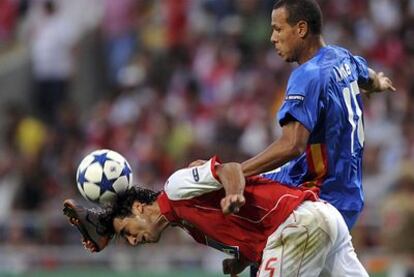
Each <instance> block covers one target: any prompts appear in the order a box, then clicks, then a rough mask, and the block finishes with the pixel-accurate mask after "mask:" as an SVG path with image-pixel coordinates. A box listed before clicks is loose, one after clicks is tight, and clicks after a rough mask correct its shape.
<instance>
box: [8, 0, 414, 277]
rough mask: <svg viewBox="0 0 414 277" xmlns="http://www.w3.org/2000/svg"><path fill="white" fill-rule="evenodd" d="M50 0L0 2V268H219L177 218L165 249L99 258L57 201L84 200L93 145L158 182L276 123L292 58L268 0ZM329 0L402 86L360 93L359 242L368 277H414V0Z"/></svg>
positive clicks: (113, 271) (342, 30)
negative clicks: (48, 2)
mask: <svg viewBox="0 0 414 277" xmlns="http://www.w3.org/2000/svg"><path fill="white" fill-rule="evenodd" d="M44 2H45V1H41V0H39V1H37V0H1V1H0V113H1V116H0V130H1V132H0V142H1V143H0V156H1V159H0V276H69V275H70V276H73V274H75V273H76V276H89V274H90V275H93V276H113V277H116V276H220V274H219V272H220V270H221V260H222V258H223V257H224V256H223V255H222V254H221V253H219V252H216V251H214V250H209V249H207V248H205V247H202V246H197V245H195V244H194V243H193V242H192V241H191V240H190V239H189V238H188V237H187V235H186V234H185V233H184V232H181V231H177V230H173V229H172V230H168V231H167V232H166V234H165V237H163V239H162V241H161V243H160V244H159V245H154V246H145V247H138V248H135V249H132V248H128V247H126V246H125V244H124V243H123V242H121V241H119V242H116V243H115V244H114V245H111V246H110V248H109V249H108V250H106V251H103V252H102V253H100V254H89V253H87V252H86V251H85V250H84V249H83V248H82V247H81V245H80V242H79V236H78V234H77V232H76V231H75V229H74V228H71V227H70V226H69V225H68V224H67V222H66V220H65V218H64V217H63V216H62V213H61V206H62V200H63V199H64V198H68V197H73V198H77V199H79V200H81V199H80V195H79V193H78V192H77V189H76V186H75V171H76V166H77V164H78V163H79V161H80V160H81V158H82V157H83V155H85V154H86V153H87V152H89V151H91V150H93V149H97V148H110V149H113V150H116V151H118V152H120V153H122V154H123V155H124V156H125V157H126V158H127V159H128V160H129V162H130V163H131V165H132V167H133V171H134V174H135V181H136V183H137V184H143V185H144V184H145V185H146V186H147V187H149V188H152V189H155V190H158V189H161V188H162V185H163V181H164V180H165V178H166V177H167V176H168V175H169V174H170V173H171V172H172V171H173V170H174V169H176V168H179V167H182V166H185V165H186V164H188V163H189V162H190V161H192V160H194V159H199V158H204V159H205V158H209V157H210V156H211V155H213V154H219V155H220V156H221V158H222V160H224V161H230V160H232V161H233V160H236V161H242V160H244V159H246V158H248V157H251V156H252V155H254V154H256V153H258V152H259V151H260V150H262V149H263V148H264V147H265V146H266V145H267V144H269V143H270V142H271V141H272V140H273V139H274V138H276V137H277V136H278V135H280V129H278V127H277V126H275V125H276V124H275V113H276V111H277V108H278V106H279V105H280V103H281V99H282V98H283V91H284V88H285V86H286V81H287V77H288V76H289V73H290V72H291V70H292V66H291V65H288V64H285V63H284V62H283V61H282V60H281V59H279V58H278V57H277V55H276V53H275V51H274V49H273V48H272V45H271V44H270V42H269V36H270V26H269V22H270V12H271V7H272V5H273V1H271V0H234V1H231V0H154V1H149V0H146V1H145V0H137V1H134V0H88V1H83V0H58V1H55V2H56V4H57V5H56V7H55V9H53V7H52V8H50V6H49V12H50V11H51V10H52V12H50V13H49V15H47V14H46V13H45V12H44V9H43V7H44ZM319 3H320V4H321V6H322V10H323V13H324V17H325V27H324V35H325V39H326V41H327V42H328V43H331V44H339V45H342V46H344V47H348V48H349V49H351V50H352V51H353V53H355V54H359V55H362V56H364V57H366V58H367V60H368V61H369V63H370V65H371V66H372V67H373V68H375V69H376V70H378V71H384V72H385V73H386V74H387V75H389V76H390V77H391V78H392V80H393V82H394V84H395V86H396V87H397V93H395V94H382V95H376V96H373V97H371V98H370V99H364V105H365V114H364V115H365V126H366V133H365V136H366V145H365V159H364V189H365V194H366V207H365V210H364V213H363V214H362V216H361V217H360V219H359V221H358V223H357V225H356V227H355V228H354V230H353V238H354V245H355V247H356V249H357V253H358V255H359V257H360V258H361V260H362V261H363V263H364V265H365V266H366V267H367V269H368V270H369V272H370V273H371V274H372V276H412V275H409V274H410V268H411V269H412V268H413V262H414V260H413V254H414V236H413V232H414V220H413V219H414V216H413V214H414V201H412V197H413V195H414V166H413V163H414V106H413V104H414V101H413V100H414V80H413V78H412V77H413V73H414V71H413V68H414V1H413V0H397V1H393V0H320V1H319ZM53 84H54V85H53ZM56 84H59V85H56ZM39 88H40V89H39ZM65 88H66V89H65ZM44 91H48V92H49V93H51V94H50V95H52V96H53V97H52V98H53V99H54V100H53V102H51V103H50V102H48V101H44V98H45V97H44V96H45V95H46V94H42V93H44ZM50 95H49V96H50ZM49 98H50V97H48V98H47V99H49ZM49 100H50V99H49ZM52 104H53V106H51V105H52ZM51 107H57V109H56V110H53V109H51ZM174 274H175V275H174ZM185 274H187V275H185ZM411 274H414V273H413V271H412V270H411Z"/></svg>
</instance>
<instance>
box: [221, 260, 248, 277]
mask: <svg viewBox="0 0 414 277" xmlns="http://www.w3.org/2000/svg"><path fill="white" fill-rule="evenodd" d="M248 265H249V264H248V263H246V262H243V261H240V260H237V259H225V260H223V273H224V274H230V276H231V277H237V274H239V273H241V272H242V271H243V270H244V269H245V268H246V267H247V266H248Z"/></svg>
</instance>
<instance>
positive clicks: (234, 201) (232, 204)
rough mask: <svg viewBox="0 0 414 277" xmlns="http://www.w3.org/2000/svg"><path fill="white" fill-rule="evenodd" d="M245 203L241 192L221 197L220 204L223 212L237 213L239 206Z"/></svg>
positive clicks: (226, 213)
mask: <svg viewBox="0 0 414 277" xmlns="http://www.w3.org/2000/svg"><path fill="white" fill-rule="evenodd" d="M245 203H246V199H245V198H244V196H243V194H229V195H226V197H224V198H223V199H221V202H220V206H221V210H222V211H223V214H225V215H228V214H230V213H234V214H236V213H238V212H239V211H240V208H241V207H242V206H243V205H244V204H245Z"/></svg>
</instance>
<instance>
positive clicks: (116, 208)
mask: <svg viewBox="0 0 414 277" xmlns="http://www.w3.org/2000/svg"><path fill="white" fill-rule="evenodd" d="M64 212H65V214H66V215H67V216H68V217H69V218H70V221H71V223H73V224H74V225H76V226H77V227H78V229H79V230H80V231H81V233H82V234H83V237H84V238H83V243H84V245H85V247H86V248H87V249H89V250H90V251H92V252H96V251H101V250H102V249H103V248H105V246H106V245H107V243H108V242H109V241H110V238H111V237H112V236H113V235H114V234H116V235H118V236H120V237H123V238H125V239H126V240H127V242H128V243H129V244H131V245H133V246H137V245H140V244H144V243H154V242H157V241H158V240H159V238H160V236H161V234H162V232H163V231H164V230H165V229H166V228H167V227H169V226H176V227H180V228H182V229H184V230H186V231H187V232H188V233H189V234H190V235H191V236H192V237H193V238H194V240H196V241H197V242H199V243H202V244H205V245H208V246H210V247H213V248H216V249H218V250H221V251H223V252H225V253H228V254H230V255H232V256H233V258H231V259H226V260H224V261H223V271H224V273H226V274H232V275H235V274H238V273H240V272H241V271H243V270H244V269H245V268H246V267H247V266H248V265H251V264H257V265H260V267H259V269H260V270H259V273H258V276H260V277H262V276H319V275H324V276H325V275H327V276H332V275H335V276H368V274H367V273H366V271H365V269H364V268H363V266H362V265H361V263H360V262H359V260H358V258H357V256H356V254H355V251H354V249H353V246H352V243H351V236H350V234H349V231H348V228H347V226H346V224H345V221H344V219H343V218H342V216H341V215H340V213H339V212H338V211H337V210H336V209H335V208H334V207H333V206H332V205H330V204H329V203H327V202H324V201H320V200H319V199H318V196H317V194H316V193H315V192H314V191H312V190H309V189H298V188H290V187H287V186H283V185H280V184H278V183H276V182H273V181H271V180H269V179H264V178H261V177H259V176H253V177H249V178H245V177H244V176H243V173H242V170H241V165H240V164H238V163H225V164H221V163H219V162H218V161H217V159H216V158H215V157H213V158H212V159H210V160H209V161H208V162H206V163H204V164H202V165H198V166H194V167H189V168H184V169H181V170H178V171H176V172H175V173H173V174H172V175H171V176H170V178H169V179H168V180H167V182H166V183H165V187H164V190H163V191H161V192H153V191H151V190H147V189H143V188H140V187H137V186H136V187H132V188H131V189H129V190H128V191H127V192H126V193H125V194H124V195H120V196H119V197H118V199H117V202H116V203H113V204H112V205H111V206H109V207H107V208H104V209H102V211H101V212H100V213H97V212H95V211H93V210H88V209H85V208H83V207H81V206H79V205H77V204H76V203H75V202H74V201H73V200H66V201H65V208H64Z"/></svg>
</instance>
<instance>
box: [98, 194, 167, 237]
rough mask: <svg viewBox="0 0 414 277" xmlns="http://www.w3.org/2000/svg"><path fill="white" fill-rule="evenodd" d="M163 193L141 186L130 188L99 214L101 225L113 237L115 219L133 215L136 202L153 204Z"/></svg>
mask: <svg viewBox="0 0 414 277" xmlns="http://www.w3.org/2000/svg"><path fill="white" fill-rule="evenodd" d="M160 193H161V192H155V191H152V190H150V189H145V188H142V187H139V186H133V187H131V188H129V189H128V190H127V191H126V192H125V193H123V194H120V195H118V197H117V199H116V201H115V202H114V203H111V204H107V205H106V206H104V207H103V208H102V210H101V211H100V212H99V220H100V223H101V224H102V225H103V226H105V227H106V230H107V231H106V233H108V234H111V235H113V234H114V233H115V230H114V228H113V220H114V218H115V217H121V218H124V217H127V216H129V215H131V214H132V211H131V208H132V204H133V203H134V202H135V201H138V202H140V203H143V204H151V203H153V202H154V201H155V200H157V197H158V195H160Z"/></svg>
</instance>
